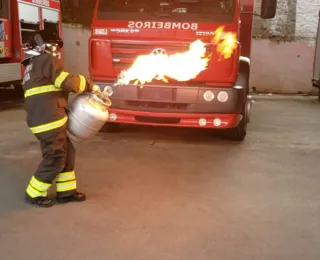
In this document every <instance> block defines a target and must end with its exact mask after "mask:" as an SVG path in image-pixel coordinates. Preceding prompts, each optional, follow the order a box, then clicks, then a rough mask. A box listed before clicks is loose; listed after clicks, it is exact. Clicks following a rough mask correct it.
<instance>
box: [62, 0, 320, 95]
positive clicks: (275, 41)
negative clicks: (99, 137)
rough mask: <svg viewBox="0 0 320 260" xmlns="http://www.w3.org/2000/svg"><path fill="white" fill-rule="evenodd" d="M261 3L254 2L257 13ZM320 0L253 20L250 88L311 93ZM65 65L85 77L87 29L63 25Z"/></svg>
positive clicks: (281, 6) (282, 2) (290, 1)
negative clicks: (265, 18) (266, 18)
mask: <svg viewBox="0 0 320 260" xmlns="http://www.w3.org/2000/svg"><path fill="white" fill-rule="evenodd" d="M260 1H261V0H256V2H257V3H256V12H257V13H259V8H260ZM319 9H320V0H278V10H277V16H276V17H275V18H274V19H271V20H261V19H260V18H259V17H256V18H255V21H254V40H253V45H252V70H251V87H255V88H256V90H257V91H258V92H264V93H269V92H270V93H299V92H301V93H311V92H315V89H313V88H312V86H311V78H312V70H313V68H312V66H313V56H314V44H315V37H316V31H317V26H318V12H319ZM63 34H64V39H65V64H66V67H67V68H69V70H70V71H71V72H73V73H82V74H84V75H86V76H89V75H88V74H89V73H88V39H89V37H90V30H88V29H83V28H82V27H81V26H77V25H70V24H64V25H63Z"/></svg>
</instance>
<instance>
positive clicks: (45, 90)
mask: <svg viewBox="0 0 320 260" xmlns="http://www.w3.org/2000/svg"><path fill="white" fill-rule="evenodd" d="M57 91H62V89H60V88H56V87H55V86H54V85H45V86H39V87H34V88H31V89H28V90H27V91H26V92H25V93H24V97H25V98H27V97H31V96H34V95H39V94H43V93H48V92H57Z"/></svg>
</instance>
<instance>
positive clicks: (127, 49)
mask: <svg viewBox="0 0 320 260" xmlns="http://www.w3.org/2000/svg"><path fill="white" fill-rule="evenodd" d="M189 44H190V43H189V42H178V43H177V42H169V41H166V42H156V43H155V42H152V43H146V42H141V41H139V42H135V41H133V42H130V43H121V42H117V41H112V42H111V52H112V59H113V66H114V67H116V68H119V69H126V68H128V67H130V65H132V64H133V62H134V60H135V59H136V58H137V56H139V55H147V54H150V53H151V52H152V51H153V50H155V49H158V48H161V49H164V50H165V51H166V52H167V53H168V54H174V53H177V52H185V51H187V50H188V49H189ZM207 50H208V51H211V47H207Z"/></svg>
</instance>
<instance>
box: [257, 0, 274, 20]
mask: <svg viewBox="0 0 320 260" xmlns="http://www.w3.org/2000/svg"><path fill="white" fill-rule="evenodd" d="M276 10H277V0H262V1H261V15H260V16H261V18H262V19H271V18H273V17H275V15H276Z"/></svg>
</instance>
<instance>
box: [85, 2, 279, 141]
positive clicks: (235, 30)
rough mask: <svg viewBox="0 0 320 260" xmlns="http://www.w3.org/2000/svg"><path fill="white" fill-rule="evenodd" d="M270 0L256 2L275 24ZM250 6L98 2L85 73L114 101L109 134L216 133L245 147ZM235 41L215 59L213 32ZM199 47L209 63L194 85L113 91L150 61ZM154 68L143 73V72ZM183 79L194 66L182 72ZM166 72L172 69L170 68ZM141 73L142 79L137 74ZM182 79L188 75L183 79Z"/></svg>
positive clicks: (155, 83)
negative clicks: (144, 59) (138, 129)
mask: <svg viewBox="0 0 320 260" xmlns="http://www.w3.org/2000/svg"><path fill="white" fill-rule="evenodd" d="M276 7H277V1H276V0H262V1H261V10H260V13H259V14H258V15H259V16H260V17H261V18H262V19H270V18H273V17H274V16H275V13H276ZM254 15H256V14H255V13H254V0H219V1H215V0H155V1H144V0H129V1H127V0H97V1H96V5H95V10H94V14H93V20H92V27H91V37H90V39H89V73H90V75H91V77H92V79H93V81H94V82H95V83H96V84H97V85H98V86H101V88H103V89H105V86H107V88H108V91H109V93H110V94H112V95H111V96H110V98H111V100H112V106H111V108H110V118H109V121H108V122H107V124H106V130H107V131H116V130H118V128H119V126H120V124H139V125H155V126H173V127H195V128H213V129H220V130H221V133H222V136H223V137H224V138H226V139H229V140H235V141H243V140H244V138H245V136H246V132H247V130H246V129H247V124H248V122H249V118H250V110H251V98H250V91H249V89H250V88H249V78H250V55H251V54H250V52H251V43H252V24H253V16H254ZM221 27H222V28H223V30H224V31H225V32H228V33H232V34H233V35H235V37H236V38H235V39H236V42H237V45H238V47H237V48H236V50H235V51H234V52H233V53H232V55H231V56H230V57H229V58H227V59H221V57H220V55H219V53H218V50H219V49H218V48H217V45H216V44H215V43H214V42H213V41H212V39H213V38H214V37H215V36H216V32H217V29H218V28H221ZM197 40H201V42H203V43H204V44H205V48H206V52H208V53H209V55H210V61H209V62H208V66H207V68H206V69H205V70H203V71H201V72H200V73H199V74H197V75H196V76H195V77H194V78H192V79H189V80H186V81H181V80H180V81H179V80H175V79H172V78H169V79H168V80H167V81H166V82H163V81H161V80H157V79H154V80H152V81H151V82H147V83H146V84H143V86H142V85H141V84H135V83H134V82H130V83H129V84H120V85H119V84H114V83H115V82H117V78H119V75H121V73H122V72H123V71H126V70H128V69H130V66H132V64H133V63H134V62H135V61H136V60H137V57H139V56H141V55H148V54H155V55H157V54H160V55H162V56H163V55H166V54H167V55H168V56H170V55H175V54H177V53H184V52H186V51H188V49H189V50H190V44H192V43H193V42H195V41H197ZM154 65H155V64H150V65H149V66H148V65H145V66H144V68H142V70H144V71H145V72H147V71H148V70H149V69H152V67H153V66H154ZM180 65H181V68H182V69H183V70H185V74H187V73H188V71H189V69H191V68H193V66H195V65H196V64H195V63H194V62H193V60H189V61H186V62H185V63H184V64H180ZM171 69H173V70H176V69H178V68H177V66H176V67H175V66H171ZM140 73H141V71H140ZM185 76H188V75H185Z"/></svg>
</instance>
